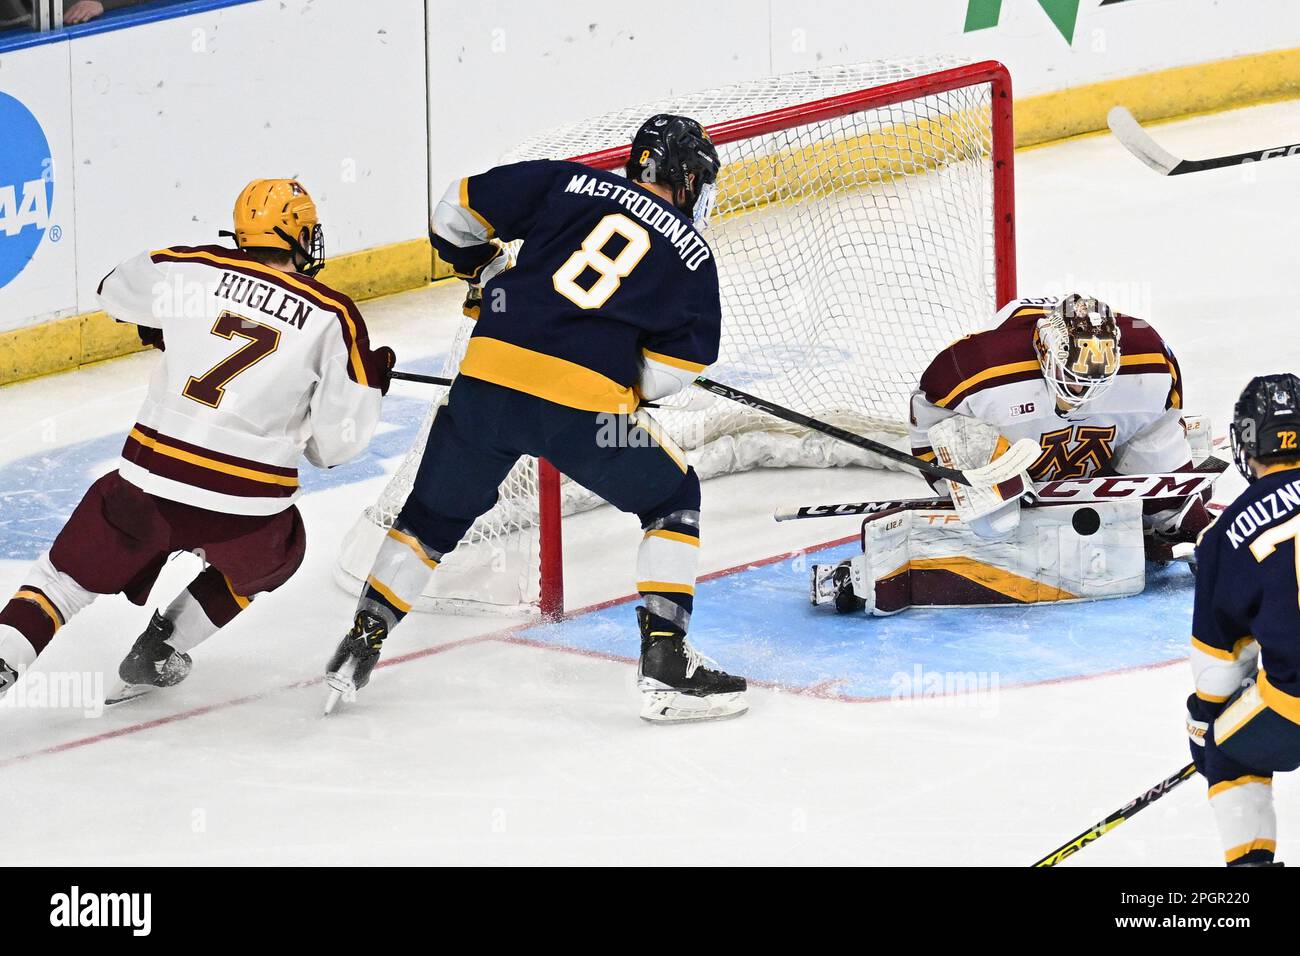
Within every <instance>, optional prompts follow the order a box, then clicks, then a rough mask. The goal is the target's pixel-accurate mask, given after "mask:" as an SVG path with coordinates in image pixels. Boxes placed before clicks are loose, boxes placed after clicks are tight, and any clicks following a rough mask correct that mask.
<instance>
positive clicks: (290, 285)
mask: <svg viewBox="0 0 1300 956" xmlns="http://www.w3.org/2000/svg"><path fill="white" fill-rule="evenodd" d="M150 258H152V259H153V261H154V262H177V263H194V264H198V265H208V266H215V267H216V268H218V269H229V270H230V271H232V272H239V273H242V274H244V275H247V276H248V277H249V278H254V279H261V280H263V281H266V282H269V283H271V284H272V285H278V286H281V287H282V288H286V289H288V290H289V291H290V292H291V293H293V294H294V295H298V296H301V297H303V298H305V299H307V300H308V301H310V302H312V304H313V305H316V306H318V307H319V308H322V309H324V310H326V311H328V312H338V313H339V314H341V315H348V316H350V317H352V318H353V319H359V318H360V312H359V311H358V309H357V305H356V303H355V302H353V301H352V298H351V297H350V296H348V295H346V294H345V293H342V292H339V291H338V290H337V289H333V288H331V287H330V286H328V285H326V284H325V283H324V282H321V281H320V280H319V279H315V278H313V277H311V276H306V275H303V274H301V273H293V274H289V273H285V272H281V271H280V270H278V269H272V268H271V267H270V266H265V265H262V263H260V262H258V261H257V260H256V259H254V258H252V257H251V256H248V255H246V254H244V253H242V252H240V251H239V250H238V249H230V248H228V247H226V246H218V245H207V246H168V247H167V248H165V249H156V250H154V252H152V253H151V254H150Z"/></svg>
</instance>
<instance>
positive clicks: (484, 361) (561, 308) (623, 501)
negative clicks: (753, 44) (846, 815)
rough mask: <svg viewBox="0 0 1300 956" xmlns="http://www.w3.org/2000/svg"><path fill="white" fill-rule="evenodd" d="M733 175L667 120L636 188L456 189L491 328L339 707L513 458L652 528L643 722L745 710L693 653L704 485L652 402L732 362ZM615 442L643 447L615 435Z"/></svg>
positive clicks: (481, 334) (391, 538)
mask: <svg viewBox="0 0 1300 956" xmlns="http://www.w3.org/2000/svg"><path fill="white" fill-rule="evenodd" d="M718 167H719V159H718V154H717V151H716V150H715V149H714V147H713V144H712V143H710V142H709V139H708V136H707V134H706V133H705V132H704V130H703V128H702V127H701V126H700V124H699V123H697V122H695V121H694V120H691V119H687V118H685V117H681V116H672V115H666V114H665V115H659V116H654V117H651V118H650V119H649V120H647V121H646V123H645V124H644V125H643V126H642V127H641V129H640V130H639V131H638V132H637V134H636V137H635V139H634V140H633V143H632V149H631V154H630V156H629V159H628V162H627V167H626V173H627V176H626V178H623V177H620V176H618V175H615V174H613V173H609V172H605V171H601V170H597V169H593V168H590V167H587V166H583V165H580V164H578V163H570V162H555V161H550V160H538V161H533V162H523V163H516V164H512V165H506V166H499V167H496V168H494V169H490V170H488V171H487V172H485V173H482V174H480V175H477V176H470V177H468V178H466V179H462V180H458V181H457V182H455V183H453V184H452V185H451V187H450V188H449V189H448V190H447V193H446V195H444V196H443V198H442V200H441V201H440V202H439V203H438V205H437V207H436V209H435V212H434V216H433V222H432V223H431V227H432V228H431V233H432V238H433V243H434V246H435V247H436V248H437V250H438V253H439V254H440V255H441V256H442V258H443V259H444V260H446V261H447V262H448V263H450V264H451V265H452V267H453V268H454V269H455V270H456V273H457V274H458V275H459V276H460V277H461V278H463V279H465V280H466V281H467V282H469V284H470V286H471V296H470V299H469V300H467V304H470V303H477V308H476V311H477V316H476V319H477V321H476V323H475V328H474V333H473V336H472V337H471V339H470V341H469V345H468V349H467V351H466V353H465V357H464V359H463V361H462V362H461V366H460V374H459V375H458V377H457V378H456V381H455V384H453V386H452V388H451V391H450V393H449V395H448V398H447V404H446V406H445V407H444V408H443V409H442V410H441V411H440V412H439V414H438V415H437V416H436V417H435V418H434V421H433V426H432V429H431V431H430V433H429V439H428V442H427V444H426V446H425V451H424V457H423V459H422V460H421V463H420V468H419V472H418V474H417V476H416V479H415V483H414V487H413V490H412V492H411V494H410V497H409V498H408V500H407V502H406V504H405V506H404V507H403V508H402V511H401V513H400V514H399V515H398V517H397V519H396V521H395V523H394V524H393V527H392V530H391V531H390V532H389V534H388V537H387V538H386V539H385V540H384V543H383V545H382V547H381V548H380V551H379V554H378V556H377V557H376V559H375V564H374V566H373V568H372V570H371V573H370V575H369V578H368V581H367V585H366V588H365V590H364V592H363V594H362V597H361V601H360V604H359V606H358V608H357V612H356V616H355V619H354V622H353V626H352V629H351V631H350V632H349V633H348V634H347V636H346V637H345V638H344V639H343V641H342V643H341V644H340V645H339V647H338V650H337V651H336V652H335V654H334V656H333V657H332V658H331V659H330V661H329V663H328V665H327V668H326V670H327V679H328V681H329V684H330V686H331V688H333V689H334V691H335V692H336V693H341V694H343V695H344V696H349V695H350V694H351V693H352V692H354V691H355V690H356V689H357V688H360V687H362V686H364V685H365V683H366V682H367V680H368V678H369V675H370V672H371V670H372V669H373V667H374V665H375V662H376V661H377V660H378V657H379V653H380V648H381V646H382V644H383V642H384V640H385V639H386V638H387V637H388V634H389V632H390V631H391V630H392V628H393V627H394V626H396V625H397V623H398V622H399V621H401V620H402V618H403V617H404V616H405V615H406V613H407V612H408V611H410V609H411V607H412V605H413V604H414V603H415V602H416V600H417V599H418V597H419V596H420V594H421V593H422V591H423V590H424V588H425V586H426V585H427V583H428V580H429V575H431V574H433V573H434V569H435V568H436V567H437V566H438V562H439V561H440V560H441V559H442V557H443V555H445V554H447V553H448V552H450V551H451V550H452V549H453V548H455V547H456V544H457V542H458V541H460V539H461V537H462V536H464V534H465V533H466V532H467V531H468V530H469V528H470V526H471V524H472V523H473V522H474V520H475V519H476V518H477V517H478V516H479V515H481V514H483V513H484V512H485V511H487V510H488V509H489V508H491V507H492V505H493V504H494V503H495V501H496V498H497V488H498V486H499V485H500V484H501V481H502V480H503V479H504V478H505V476H506V474H507V473H508V472H509V471H510V469H511V468H512V467H513V466H514V464H515V462H516V461H517V460H518V459H519V458H520V457H521V456H523V455H534V456H537V457H540V458H546V459H547V460H549V461H550V462H551V463H552V464H554V465H555V466H556V468H558V469H559V470H560V471H562V472H564V473H565V474H567V475H568V476H569V477H570V478H572V479H573V480H575V481H577V482H579V483H580V484H582V485H584V486H585V487H587V488H589V489H590V490H592V491H594V492H596V493H597V494H599V495H600V496H601V497H603V498H604V499H605V500H606V501H608V502H610V503H611V504H613V505H614V506H615V507H617V508H619V509H620V510H622V511H626V512H629V513H630V514H634V515H636V516H637V518H638V519H639V520H640V523H641V527H642V528H643V529H644V532H645V534H644V537H643V539H642V542H641V545H640V550H639V552H638V556H637V565H636V568H637V590H638V591H639V592H640V593H641V598H642V600H641V606H640V607H638V608H637V619H638V622H639V626H640V632H641V664H640V671H639V687H640V689H641V690H642V692H643V703H642V709H641V716H642V717H644V718H646V719H647V720H704V719H711V718H717V717H728V716H733V715H735V714H739V713H742V712H743V711H744V710H745V708H746V706H747V705H746V703H745V698H744V692H745V690H746V684H745V680H744V679H743V678H740V677H733V676H731V675H729V674H725V673H723V672H722V671H720V670H717V669H715V668H714V667H712V666H710V664H711V663H712V662H711V661H708V660H707V659H706V658H703V657H702V656H701V655H700V654H699V653H698V652H697V651H695V649H694V648H692V647H691V645H690V644H689V643H687V641H686V631H687V628H688V626H689V624H690V620H691V611H692V603H693V596H694V593H695V573H696V563H697V556H698V554H699V534H700V483H699V480H698V478H697V477H696V475H695V472H694V470H693V469H691V468H690V467H689V466H688V465H687V463H686V460H685V458H684V457H683V455H682V453H681V451H680V449H678V448H677V447H676V446H675V445H674V444H673V442H672V440H671V439H670V438H668V437H667V436H666V435H664V434H663V433H662V432H661V431H660V430H659V429H658V428H657V426H656V425H655V423H654V421H653V420H652V419H651V418H650V416H649V415H648V414H646V413H645V411H644V410H642V409H640V408H639V406H640V405H641V403H642V402H643V401H652V400H655V399H660V398H663V397H665V396H667V395H671V394H673V393H675V392H678V391H680V390H681V389H684V388H686V387H688V386H689V385H690V384H691V382H692V381H693V380H694V379H695V378H696V377H697V376H698V375H699V374H700V373H701V372H702V371H703V370H704V369H705V367H707V366H708V365H709V364H711V363H712V362H713V361H715V360H716V359H717V355H718V342H719V335H720V325H721V305H720V299H719V292H718V273H717V268H716V265H715V263H714V260H713V255H712V252H711V251H710V249H709V246H708V244H707V243H706V242H705V240H704V239H703V237H702V236H701V235H700V232H699V229H698V227H700V226H702V225H703V223H704V222H705V220H706V219H707V217H708V214H709V211H710V209H711V206H712V202H713V195H714V191H715V181H716V177H717V173H718ZM516 239H523V240H524V243H523V246H522V249H521V251H520V253H519V256H518V261H517V263H511V261H510V257H509V254H508V252H507V250H506V248H505V246H504V245H503V243H506V242H510V241H512V240H516ZM612 419H619V421H617V422H616V424H617V425H618V426H619V427H617V428H610V427H609V425H610V424H611V423H615V422H612V421H611V420H612ZM610 434H616V435H620V436H621V435H627V436H628V439H627V441H626V442H619V443H617V444H611V443H610V442H609V441H608V439H607V438H605V439H602V437H601V436H608V435H610ZM327 706H328V705H327Z"/></svg>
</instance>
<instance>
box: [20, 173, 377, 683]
mask: <svg viewBox="0 0 1300 956" xmlns="http://www.w3.org/2000/svg"><path fill="white" fill-rule="evenodd" d="M234 220H235V222H234V225H235V231H234V236H235V240H236V243H237V244H238V248H237V249H228V248H225V247H222V246H215V245H214V246H197V247H183V246H173V247H170V248H166V249H160V250H157V251H156V252H152V253H142V254H140V255H137V256H135V257H133V258H130V259H127V260H126V261H125V262H123V263H122V264H121V265H119V266H118V267H117V268H116V269H114V270H113V271H112V272H110V273H109V274H108V275H107V276H105V277H104V280H103V281H102V282H101V283H100V285H99V300H100V303H101V305H102V306H103V308H104V310H105V311H106V312H107V313H108V314H109V315H111V316H112V317H114V318H115V319H117V320H118V321H121V322H129V323H133V324H135V325H136V326H137V327H138V329H139V333H140V338H141V340H142V341H143V342H144V343H145V344H148V345H153V346H155V347H156V348H158V349H162V350H164V351H163V356H162V358H161V360H160V361H159V362H158V364H157V366H156V367H155V369H154V373H153V377H152V379H151V381H150V384H149V393H148V397H147V398H146V399H145V402H144V405H143V407H142V408H141V409H140V413H139V416H138V418H137V420H136V424H135V425H134V426H133V427H132V428H131V431H130V433H129V435H128V436H127V439H126V443H125V446H124V448H123V449H122V457H121V460H120V461H119V462H118V466H117V468H116V469H115V470H114V471H112V472H110V473H108V474H107V475H105V476H104V477H102V478H100V479H99V480H98V481H96V482H95V483H94V484H93V485H92V486H91V487H90V489H89V490H88V491H87V492H86V495H85V497H84V498H83V499H82V501H81V503H80V504H79V505H78V506H77V508H76V509H75V510H74V511H73V513H72V515H71V517H70V518H69V519H68V522H67V524H66V525H65V526H64V527H63V529H62V530H61V531H60V533H59V535H58V536H57V537H56V538H55V540H54V543H53V545H52V546H51V547H50V549H49V551H47V552H46V553H45V554H44V555H42V556H41V558H40V559H39V560H38V561H37V563H36V565H35V566H34V567H33V568H32V569H31V570H30V571H29V572H28V574H27V576H26V577H25V578H24V583H23V585H22V587H21V588H19V590H18V592H17V593H16V594H15V595H14V596H13V598H12V599H11V600H10V601H9V603H8V604H7V605H5V607H4V608H3V610H0V693H3V692H4V691H5V690H6V689H7V688H8V687H9V686H11V685H12V684H13V683H14V682H15V680H17V678H18V676H19V675H20V674H21V673H22V671H24V670H25V669H26V668H28V667H30V666H31V665H32V663H33V662H34V661H35V660H36V657H37V655H38V654H40V652H41V651H42V650H43V649H44V648H45V647H46V645H48V644H49V642H50V640H51V639H52V638H53V637H54V635H55V632H57V631H58V630H59V628H60V627H62V626H63V625H64V624H65V623H66V622H67V621H68V620H69V619H70V618H71V617H72V616H73V615H74V614H76V613H77V612H78V611H80V610H82V609H83V608H85V607H86V606H87V605H88V604H90V603H91V602H92V601H93V600H94V599H95V598H96V597H98V596H99V595H101V594H116V593H121V594H124V595H126V597H127V598H129V599H130V600H131V601H133V602H134V603H136V604H143V603H144V602H145V600H146V599H147V597H148V595H149V590H150V588H151V587H152V585H153V583H154V580H155V579H156V578H157V576H158V573H159V571H160V570H161V569H162V567H163V564H164V563H165V562H166V560H167V559H168V558H169V557H170V556H171V554H173V553H175V552H178V551H195V552H197V553H199V554H200V555H201V556H202V557H203V559H204V561H205V568H204V570H203V571H201V572H200V573H199V574H198V576H197V577H195V578H194V580H193V581H192V582H191V583H190V585H189V586H188V588H186V589H185V590H184V591H183V592H181V594H180V595H179V596H178V597H177V598H176V599H175V600H174V601H172V602H171V604H170V605H169V606H168V607H167V608H166V609H165V610H162V611H156V612H155V613H154V615H153V618H152V620H151V621H150V622H149V625H148V627H147V628H146V629H145V631H144V633H143V634H142V635H141V636H140V638H139V639H138V640H137V641H136V642H135V645H134V647H132V648H131V651H130V653H129V654H128V655H127V657H126V659H125V660H123V661H122V664H121V668H120V676H121V678H122V680H123V682H124V684H126V685H127V686H126V688H125V689H124V691H123V692H119V693H122V694H123V695H124V696H134V695H136V694H138V693H141V692H143V691H144V690H146V689H149V688H151V687H157V686H170V685H173V684H176V683H179V682H180V681H181V680H182V679H184V677H185V676H186V675H187V674H188V673H189V670H190V666H191V661H190V656H189V653H188V652H189V651H190V650H192V649H193V648H194V647H195V646H196V645H198V644H199V643H201V642H202V641H204V640H206V639H207V638H208V637H210V636H211V635H212V634H214V633H215V632H216V631H217V629H218V628H220V627H222V626H224V625H225V624H227V623H228V622H229V621H230V620H232V619H233V618H234V617H235V615H237V614H238V613H239V612H240V611H241V610H243V609H244V608H246V607H247V606H248V604H249V602H250V601H251V600H253V598H254V597H255V596H256V595H258V594H260V593H262V592H264V591H271V590H274V589H275V588H277V587H279V586H280V585H281V584H283V583H284V582H285V581H287V580H288V579H289V577H290V576H291V575H292V574H293V573H294V571H296V570H297V568H298V565H299V564H300V563H301V562H302V558H303V553H304V548H305V533H304V529H303V524H302V519H301V517H300V516H299V513H298V509H297V508H296V507H295V506H294V500H295V499H296V498H297V497H298V494H299V491H300V488H299V484H298V464H299V459H300V458H301V457H302V456H303V455H304V454H305V455H306V457H307V459H308V461H310V462H311V463H312V464H314V465H316V466H318V467H322V468H328V467H332V466H334V465H338V464H341V463H343V462H345V461H348V460H349V459H351V458H353V457H355V456H356V455H357V454H358V453H360V452H361V451H362V450H363V449H364V448H365V447H366V445H367V444H368V443H369V441H370V436H371V434H372V433H373V431H374V428H375V426H376V424H377V423H378V420H379V408H380V396H381V393H382V392H384V391H386V389H387V384H388V372H389V370H391V368H392V365H393V361H394V355H393V353H392V350H391V349H388V348H380V349H374V350H372V349H371V348H370V344H369V338H368V335H367V332H366V327H365V323H364V322H363V321H362V318H361V315H360V313H359V312H358V311H357V308H356V306H355V305H354V304H353V302H352V301H351V299H349V298H348V297H347V296H345V295H343V294H341V293H339V292H337V291H335V290H333V289H331V288H329V287H328V286H326V285H325V284H324V283H322V282H319V281H317V280H316V279H315V278H314V276H315V274H316V272H317V271H319V269H320V268H321V266H322V265H323V264H324V262H323V241H322V231H321V226H320V223H319V220H318V216H317V212H316V206H315V203H314V202H313V201H312V199H311V197H310V196H309V195H308V194H307V191H306V190H305V189H304V188H303V187H302V186H301V185H300V184H299V183H298V182H296V181H294V180H285V179H262V180H255V181H253V182H252V183H250V184H249V185H248V186H247V187H246V188H245V189H244V190H243V192H242V193H240V195H239V198H238V200H237V201H236V204H235V215H234Z"/></svg>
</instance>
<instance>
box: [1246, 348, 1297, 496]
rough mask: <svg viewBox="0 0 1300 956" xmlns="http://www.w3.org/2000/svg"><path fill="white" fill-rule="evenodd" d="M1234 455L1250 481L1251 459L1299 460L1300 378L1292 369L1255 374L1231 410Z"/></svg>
mask: <svg viewBox="0 0 1300 956" xmlns="http://www.w3.org/2000/svg"><path fill="white" fill-rule="evenodd" d="M1231 434H1232V459H1233V461H1234V462H1236V464H1237V470H1238V471H1240V472H1241V473H1242V474H1243V475H1245V477H1246V480H1247V481H1254V480H1255V473H1254V471H1252V470H1251V467H1250V462H1251V459H1254V460H1255V461H1258V462H1264V463H1268V462H1273V461H1294V460H1300V447H1297V444H1298V439H1300V378H1296V377H1295V376H1294V375H1292V374H1290V373H1289V372H1288V373H1286V374H1282V375H1261V376H1259V377H1257V378H1252V379H1251V380H1250V384H1249V385H1247V386H1246V388H1245V390H1244V391H1243V392H1242V393H1241V397H1240V398H1239V399H1237V404H1236V406H1235V407H1234V408H1233V410H1232V429H1231Z"/></svg>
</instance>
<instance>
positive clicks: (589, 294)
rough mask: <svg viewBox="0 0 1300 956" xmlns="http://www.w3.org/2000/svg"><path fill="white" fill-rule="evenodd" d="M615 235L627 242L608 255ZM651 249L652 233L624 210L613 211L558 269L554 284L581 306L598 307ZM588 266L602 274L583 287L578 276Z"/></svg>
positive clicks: (584, 307) (569, 298)
mask: <svg viewBox="0 0 1300 956" xmlns="http://www.w3.org/2000/svg"><path fill="white" fill-rule="evenodd" d="M615 235H619V236H622V237H623V238H624V239H625V240H627V243H626V245H624V246H623V248H622V250H621V251H620V252H619V254H618V255H616V256H614V258H612V259H611V258H610V257H609V256H607V255H605V252H604V249H605V245H606V244H607V243H608V242H609V241H610V240H611V239H613V238H614V236H615ZM649 251H650V233H648V232H647V231H646V230H645V227H643V226H642V225H640V224H639V223H635V222H633V221H632V220H631V219H629V218H627V216H624V215H623V214H622V213H610V215H608V216H606V217H605V218H604V219H602V220H601V221H600V222H598V223H596V228H595V229H593V230H591V232H589V233H588V234H587V238H586V239H584V240H582V246H581V248H579V249H578V251H577V252H575V253H574V254H573V255H571V256H569V258H568V259H566V260H564V265H562V266H560V268H558V269H556V270H555V273H554V274H553V275H552V276H551V284H552V285H553V286H555V291H556V292H558V293H560V295H562V296H564V297H565V298H566V299H568V300H569V301H570V302H572V303H573V304H574V305H576V306H577V307H578V308H580V309H599V308H600V307H601V306H602V305H604V304H605V303H606V302H607V301H608V300H609V297H610V296H611V295H613V294H614V293H615V292H617V291H618V287H619V286H620V285H621V284H622V282H623V280H624V279H626V278H627V277H628V276H629V275H630V274H631V272H632V270H633V269H635V268H636V267H637V263H639V262H640V261H641V259H642V257H643V256H645V254H646V253H647V252H649ZM587 269H590V270H591V271H592V272H595V273H596V274H597V276H599V278H597V279H596V281H595V282H593V283H592V284H591V287H590V288H587V289H584V288H583V287H582V286H580V285H578V276H580V275H582V274H583V272H585V271H586V270H587Z"/></svg>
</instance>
